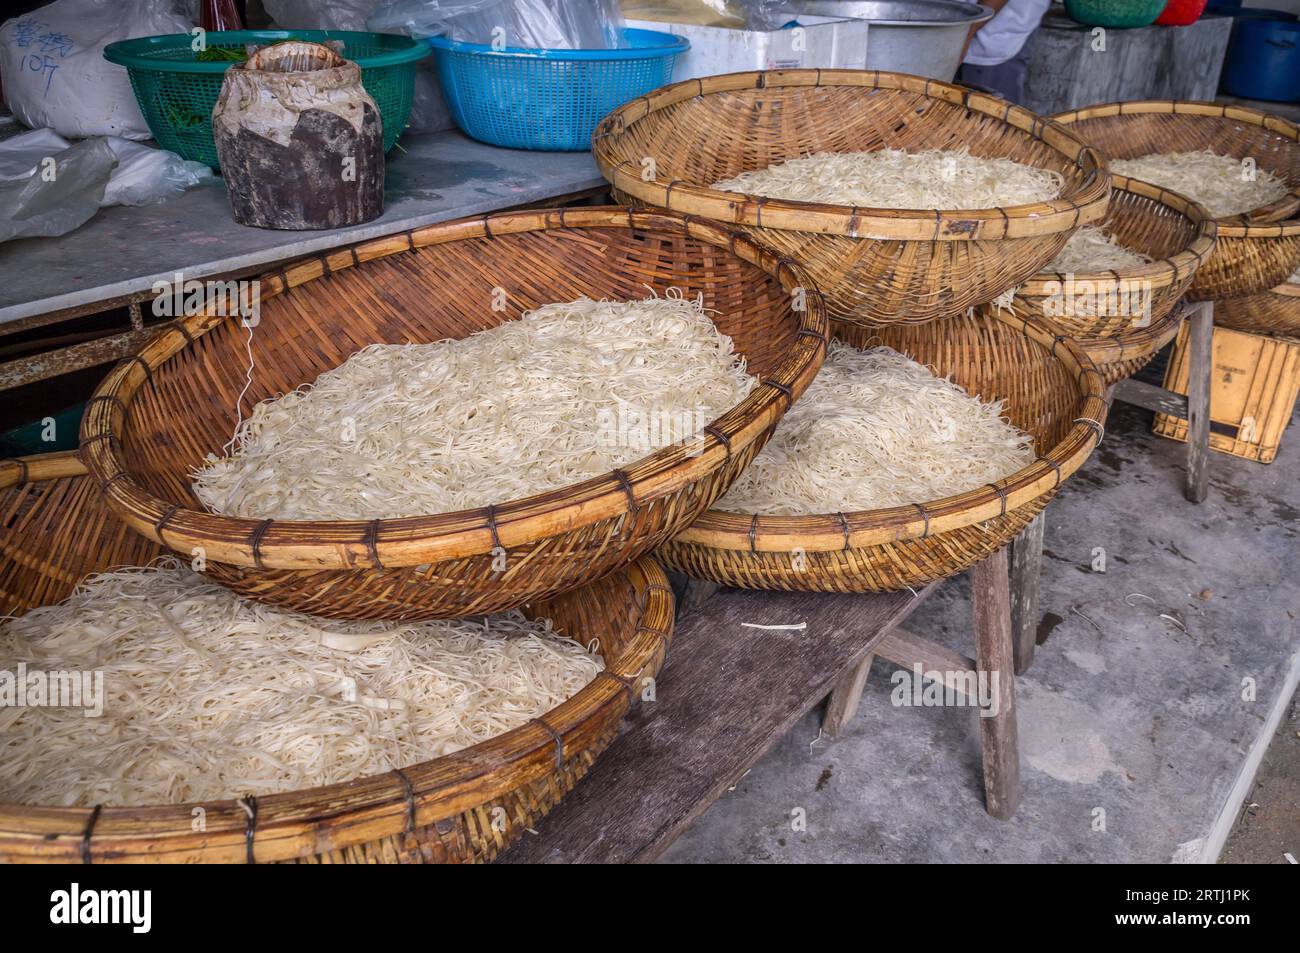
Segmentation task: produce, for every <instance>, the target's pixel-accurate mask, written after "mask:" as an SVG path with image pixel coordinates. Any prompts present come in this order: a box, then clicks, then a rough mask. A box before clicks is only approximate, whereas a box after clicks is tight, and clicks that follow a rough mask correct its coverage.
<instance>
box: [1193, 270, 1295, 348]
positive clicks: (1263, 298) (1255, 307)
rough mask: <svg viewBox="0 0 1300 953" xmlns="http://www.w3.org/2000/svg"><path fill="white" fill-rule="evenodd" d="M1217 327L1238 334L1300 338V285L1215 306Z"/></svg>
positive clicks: (1288, 284)
mask: <svg viewBox="0 0 1300 953" xmlns="http://www.w3.org/2000/svg"><path fill="white" fill-rule="evenodd" d="M1214 323H1215V324H1216V325H1219V326H1221V327H1225V328H1232V329H1233V330H1234V331H1248V332H1251V333H1253V334H1280V335H1282V336H1283V337H1291V338H1300V281H1286V282H1283V283H1282V284H1280V285H1278V286H1277V287H1276V288H1270V289H1269V290H1268V291H1261V292H1259V293H1258V294H1253V295H1247V296H1246V297H1244V298H1229V299H1227V300H1225V301H1220V302H1218V303H1217V304H1215V306H1214Z"/></svg>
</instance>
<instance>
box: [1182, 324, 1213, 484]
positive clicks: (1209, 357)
mask: <svg viewBox="0 0 1300 953" xmlns="http://www.w3.org/2000/svg"><path fill="white" fill-rule="evenodd" d="M1187 321H1188V325H1189V327H1188V333H1189V335H1190V338H1191V340H1190V342H1189V354H1188V358H1189V360H1188V362H1187V371H1188V376H1187V486H1186V488H1185V489H1184V491H1183V493H1184V495H1185V496H1186V497H1187V499H1189V500H1191V501H1192V502H1193V503H1202V502H1204V501H1205V497H1206V495H1207V494H1208V493H1209V489H1210V381H1211V377H1212V369H1213V365H1214V305H1213V303H1211V302H1209V301H1203V302H1200V303H1199V304H1196V305H1193V307H1192V310H1191V314H1190V315H1188V317H1187Z"/></svg>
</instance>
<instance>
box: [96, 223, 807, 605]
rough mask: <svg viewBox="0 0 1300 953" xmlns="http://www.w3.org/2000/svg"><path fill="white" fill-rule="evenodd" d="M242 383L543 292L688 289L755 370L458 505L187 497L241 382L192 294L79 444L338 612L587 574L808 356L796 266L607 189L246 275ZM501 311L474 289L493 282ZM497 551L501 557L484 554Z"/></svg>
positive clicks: (707, 476) (652, 529)
mask: <svg viewBox="0 0 1300 953" xmlns="http://www.w3.org/2000/svg"><path fill="white" fill-rule="evenodd" d="M261 287H262V292H261V321H260V324H258V326H257V327H256V329H255V331H254V333H253V335H252V350H253V357H254V368H255V369H254V372H253V383H252V385H251V387H250V388H249V392H248V395H247V397H246V398H245V401H244V405H243V406H244V410H245V412H246V413H247V412H248V410H249V409H250V408H251V407H252V406H253V404H254V403H256V402H257V401H259V400H261V399H263V398H266V397H268V396H272V395H275V394H278V393H284V392H286V391H288V390H290V389H292V388H294V387H297V386H298V385H300V384H302V383H304V382H309V381H313V380H315V379H316V377H317V376H318V375H320V374H321V373H322V372H323V371H326V370H328V369H330V368H333V367H336V366H338V365H339V364H341V363H342V362H343V361H344V360H345V359H346V358H347V356H348V355H349V354H351V353H353V352H354V351H356V350H358V349H360V348H361V347H363V346H365V345H367V344H371V343H374V342H379V341H384V342H404V341H413V342H416V343H421V342H429V341H437V340H440V339H443V338H447V337H453V338H459V337H464V336H466V335H468V334H470V333H472V332H474V331H477V330H480V329H482V328H486V327H491V326H494V325H496V324H499V323H501V322H503V321H506V320H511V319H513V318H517V317H518V316H519V315H520V314H522V313H523V312H524V311H526V310H528V309H530V308H535V307H538V306H539V305H542V304H545V303H547V302H550V301H566V300H572V299H574V298H577V297H579V296H581V295H588V296H590V297H592V298H596V299H599V298H616V299H640V298H644V297H646V295H647V294H648V291H647V289H654V290H655V291H657V292H659V293H662V292H664V291H665V290H666V289H668V288H671V287H676V288H680V289H682V290H683V291H684V292H686V293H687V294H689V295H695V294H697V293H701V294H703V296H704V305H705V307H707V308H710V309H712V310H713V311H715V312H716V313H715V314H713V315H712V316H713V318H714V321H715V322H716V323H717V325H718V326H719V327H720V328H721V329H722V331H724V332H725V333H726V334H729V335H730V336H731V337H732V339H733V340H734V342H735V345H736V349H737V350H738V351H739V352H740V353H742V354H744V355H745V357H746V359H747V361H748V366H749V370H750V373H752V374H756V375H758V376H759V377H760V378H761V379H762V384H761V385H760V386H758V387H756V388H755V389H754V390H753V392H752V393H751V394H750V395H749V397H747V398H746V399H745V400H744V401H743V402H742V403H740V404H738V405H737V406H736V407H734V408H732V409H731V410H729V411H728V412H727V413H725V414H724V415H722V416H721V417H719V418H718V419H717V420H715V421H713V422H712V423H711V424H709V425H708V426H706V427H705V428H704V431H705V435H704V439H703V441H702V444H701V445H695V444H690V445H686V444H678V445H674V446H670V447H667V448H664V449H662V450H659V451H657V452H656V453H653V454H651V455H649V456H647V457H645V458H643V459H641V460H639V461H637V462H636V463H634V464H632V465H630V466H629V467H627V468H626V469H625V470H619V471H614V472H611V473H609V474H606V475H604V476H601V477H598V478H594V479H590V480H587V481H585V482H583V483H579V484H575V485H573V486H570V487H565V488H562V489H559V490H554V491H551V492H547V493H542V494H538V495H535V496H531V497H527V498H525V499H522V500H513V501H506V500H502V501H501V503H500V504H498V505H494V506H490V507H486V508H482V509H475V510H465V511H460V512H453V513H443V514H438V515H432V516H424V517H412V518H406V519H388V520H372V521H359V520H358V521H295V520H255V519H236V518H231V517H224V516H217V515H215V514H212V513H208V512H205V511H203V510H202V508H201V507H200V505H199V503H198V501H197V499H196V498H195V497H194V495H193V493H192V491H191V487H190V473H191V471H192V470H193V469H194V468H195V466H196V465H198V464H199V462H200V461H201V460H202V459H203V457H204V455H205V454H207V453H209V452H220V449H221V447H222V445H223V444H225V442H226V441H227V440H228V439H229V437H230V434H231V431H232V430H233V428H234V423H235V412H234V409H235V406H236V402H237V401H238V400H239V395H240V391H241V389H242V388H243V386H244V381H243V378H244V374H245V368H246V366H247V356H246V354H245V347H246V334H245V331H244V329H243V327H242V326H241V322H240V320H239V319H238V318H237V317H223V316H220V315H212V314H203V315H197V316H195V317H193V318H188V319H185V320H183V321H181V322H180V324H179V326H178V327H175V328H172V329H170V330H167V331H164V332H163V333H162V334H161V335H160V336H159V337H158V338H156V339H155V340H154V341H153V342H152V343H151V344H149V345H148V346H147V347H145V348H144V350H143V351H141V353H140V355H139V356H138V357H136V358H131V359H129V360H127V361H125V362H123V363H122V364H120V365H119V366H118V367H117V368H116V369H115V370H114V371H113V372H112V373H110V374H109V375H108V377H107V378H106V379H105V380H104V382H103V384H102V385H101V386H100V388H99V391H98V393H97V394H96V396H95V397H94V398H92V400H91V401H90V403H89V405H88V406H87V410H86V415H85V417H84V419H83V423H82V442H81V453H82V458H83V459H84V460H85V461H86V464H87V466H88V467H89V469H90V471H91V473H93V474H94V476H95V478H96V479H97V480H98V481H99V483H100V485H101V487H102V488H103V489H104V492H105V495H106V498H107V501H108V505H109V506H110V508H112V509H113V511H114V512H115V513H116V514H117V515H118V516H119V517H120V518H121V519H123V520H124V521H125V522H126V523H127V524H128V525H129V526H131V527H132V528H133V529H135V530H137V531H138V532H140V533H143V534H144V535H145V536H147V537H149V538H150V539H153V540H156V541H158V542H161V543H162V544H164V545H165V546H166V547H167V548H168V549H171V550H173V551H175V552H177V553H179V554H180V555H181V556H182V557H183V558H184V559H186V560H187V561H189V560H190V559H191V558H192V554H194V553H195V552H198V553H201V554H202V555H203V557H204V559H205V560H206V569H205V572H206V573H207V574H208V575H210V576H211V577H212V578H213V579H215V580H216V581H218V582H221V583H223V584H225V585H227V586H229V587H231V588H232V589H234V590H236V591H237V592H239V593H240V594H241V595H244V596H246V597H248V598H251V599H255V600H258V601H261V602H265V603H268V604H270V605H274V606H278V607H281V608H287V609H294V610H297V611H301V612H306V613H311V614H315V615H320V616H326V617H332V618H345V619H427V618H439V617H441V618H451V617H455V616H463V615H475V614H480V613H485V612H496V611H500V610H503V609H508V608H513V607H517V606H520V605H523V604H524V603H527V602H531V601H534V600H537V599H542V598H546V597H549V596H551V595H555V594H557V593H559V592H563V591H565V590H567V589H572V588H574V587H576V586H579V585H583V584H585V583H588V582H590V581H592V580H594V579H598V578H600V577H601V576H603V575H605V574H606V573H609V572H612V571H614V570H616V569H618V568H620V567H622V566H624V565H626V564H627V563H629V562H631V561H633V560H635V559H636V558H638V557H639V556H641V555H642V554H644V553H646V552H649V551H650V550H651V549H653V548H654V547H655V546H657V545H658V544H659V543H661V542H663V541H664V540H666V539H669V538H670V537H672V536H673V535H675V534H676V533H677V532H678V531H680V530H681V529H683V528H684V527H686V526H687V525H689V524H690V523H691V522H693V521H694V520H695V518H696V517H697V516H698V515H699V514H700V513H703V512H704V511H705V510H706V509H708V507H709V504H710V503H712V501H713V500H714V499H716V498H717V497H718V496H720V495H721V494H722V493H723V492H724V491H725V490H726V488H727V487H728V486H730V485H731V482H732V481H733V480H734V479H735V478H736V476H737V475H738V474H739V473H740V471H741V470H743V469H744V467H745V466H746V464H747V463H748V462H749V460H750V459H751V458H752V457H753V455H754V454H755V453H757V452H758V450H759V448H760V447H761V446H762V444H763V443H764V442H765V441H766V439H767V437H768V435H769V434H770V432H771V430H772V428H773V427H774V426H775V424H776V423H777V421H778V420H780V418H781V417H782V415H783V414H784V413H785V411H786V409H787V408H788V407H789V406H790V405H791V402H792V401H794V400H795V399H797V398H798V397H799V395H800V394H802V393H803V391H804V389H805V388H806V387H807V386H808V383H809V382H810V381H811V380H812V378H813V376H814V375H815V374H816V372H817V370H818V368H819V367H820V366H821V362H822V359H823V357H824V355H825V340H826V334H827V322H826V317H825V311H824V307H823V305H822V302H821V300H820V298H819V296H818V295H817V294H816V293H815V292H808V293H806V294H799V293H796V291H797V290H798V289H806V288H811V287H812V286H811V284H810V283H809V281H808V278H807V277H806V275H805V274H804V273H803V271H802V270H801V269H800V268H799V267H798V266H797V265H795V264H793V263H792V262H790V261H787V260H784V259H782V258H780V257H779V256H777V255H775V254H773V253H772V252H771V251H769V250H766V249H762V248H760V247H759V246H758V245H756V244H755V243H753V242H751V241H749V240H748V239H746V238H744V237H743V236H739V235H737V234H736V233H735V232H734V231H732V230H728V229H726V228H724V227H722V226H719V225H717V224H715V223H711V222H704V221H687V220H686V219H684V218H682V217H681V216H677V215H672V214H665V213H662V212H652V211H646V210H629V209H625V208H605V209H571V210H564V209H560V210H551V211H533V212H519V213H506V214H501V215H492V216H488V217H487V218H481V219H477V220H472V221H461V222H455V223H449V224H444V225H434V226H431V227H429V228H425V229H421V230H419V231H416V232H413V233H409V234H400V235H396V236H391V237H389V238H384V239H379V240H376V241H371V242H366V243H363V244H361V245H357V246H356V247H354V248H350V249H344V250H342V251H338V252H334V253H332V254H330V255H327V256H326V257H324V258H322V259H318V260H314V261H308V262H305V263H303V264H299V265H297V266H294V267H291V268H289V269H288V270H287V271H286V272H284V273H281V274H278V275H272V276H269V277H266V278H264V279H262V285H261ZM500 289H503V290H504V291H505V292H506V293H507V298H506V310H504V311H495V310H493V309H492V308H491V307H489V302H492V301H493V300H494V297H496V298H499V297H500V294H499V290H500ZM503 565H504V567H505V568H504V570H502V566H503Z"/></svg>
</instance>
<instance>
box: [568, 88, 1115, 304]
mask: <svg viewBox="0 0 1300 953" xmlns="http://www.w3.org/2000/svg"><path fill="white" fill-rule="evenodd" d="M886 147H888V148H899V149H906V150H910V151H918V150H922V149H949V148H955V147H964V148H968V149H969V150H970V152H971V153H972V154H974V155H977V156H986V157H1003V158H1009V159H1013V160H1015V161H1018V162H1023V163H1027V164H1029V165H1034V166H1038V167H1042V168H1047V169H1052V170H1054V171H1056V172H1059V173H1060V174H1061V175H1062V176H1063V177H1064V180H1065V184H1064V187H1063V189H1062V192H1061V195H1060V197H1059V198H1058V199H1056V200H1053V201H1052V202H1047V203H1039V204H1037V205H1028V206H1017V207H1011V208H1007V209H984V210H974V211H936V210H911V211H909V210H899V209H858V208H852V207H849V206H838V205H825V204H818V203H810V202H791V201H784V200H778V199H766V198H760V197H755V196H745V195H742V194H740V193H734V192H723V191H718V190H715V189H712V188H711V186H712V183H714V182H717V181H719V180H721V179H724V178H729V177H731V176H734V175H736V174H737V173H739V172H742V171H747V170H751V169H756V168H763V167H766V166H768V165H771V164H773V163H776V162H780V161H782V160H785V159H788V158H792V157H795V156H800V155H809V154H812V153H816V152H857V151H870V150H876V149H881V148H886ZM593 150H594V153H595V155H596V159H597V163H598V164H599V165H600V167H601V171H602V172H603V173H604V175H605V177H606V178H608V179H609V180H610V182H611V183H612V184H613V186H614V188H615V196H616V197H617V198H620V200H624V201H627V200H635V201H637V202H645V203H648V204H651V205H658V206H664V207H667V208H672V209H675V210H679V211H682V212H686V213H689V214H692V215H702V216H706V217H709V218H713V219H716V220H719V221H724V222H730V223H736V224H739V225H742V226H743V227H745V229H746V230H747V231H748V233H749V234H751V235H752V236H754V237H755V238H757V239H758V240H760V241H761V242H763V243H764V244H766V245H769V246H770V247H772V248H775V249H777V250H778V251H779V252H780V253H781V254H783V255H786V256H788V257H790V258H792V259H794V260H796V261H798V262H800V263H801V264H802V265H803V266H804V267H805V268H806V269H807V270H808V273H809V274H810V276H811V277H812V278H813V280H814V281H815V282H816V283H817V286H818V287H819V288H820V289H821V291H822V293H823V294H824V296H825V297H826V301H827V305H828V309H829V313H830V315H831V317H832V318H834V319H835V320H838V321H842V322H847V323H858V324H862V325H864V326H886V325H891V324H922V323H926V322H929V321H933V320H935V319H937V318H942V317H950V316H952V315H956V314H962V313H964V312H965V311H966V310H967V309H968V308H969V307H971V306H974V305H978V304H982V303H985V302H988V301H992V300H993V299H994V298H996V297H998V296H999V295H1000V294H1002V293H1003V292H1005V291H1006V290H1007V289H1008V288H1010V287H1012V286H1013V285H1015V284H1017V283H1019V282H1021V281H1023V280H1025V279H1026V278H1028V277H1030V276H1031V275H1033V274H1035V273H1036V272H1037V271H1038V270H1039V269H1040V268H1042V266H1043V265H1045V264H1046V263H1047V262H1048V261H1050V260H1051V258H1052V257H1053V256H1054V255H1055V254H1056V253H1057V252H1058V251H1059V250H1060V248H1061V246H1062V245H1063V244H1064V243H1065V241H1066V239H1067V238H1068V236H1069V234H1070V232H1071V231H1072V230H1073V229H1074V228H1075V227H1077V226H1078V225H1080V224H1084V223H1087V222H1091V221H1096V220H1098V219H1100V218H1101V216H1102V215H1103V214H1104V211H1105V205H1106V199H1107V195H1108V193H1109V180H1108V178H1107V176H1106V170H1105V165H1104V162H1103V161H1102V160H1101V159H1100V157H1099V156H1098V155H1097V154H1096V153H1095V152H1093V151H1092V150H1090V149H1087V148H1086V147H1085V146H1084V145H1083V144H1082V143H1081V142H1080V141H1079V140H1078V139H1077V138H1075V137H1074V136H1073V135H1072V134H1071V133H1069V132H1067V131H1066V130H1064V129H1063V128H1061V127H1056V126H1053V125H1052V124H1050V123H1047V122H1045V121H1044V120H1042V119H1040V118H1038V117H1036V116H1034V115H1033V114H1032V113H1029V112H1028V111H1026V110H1023V109H1020V108H1019V107H1011V106H1008V105H1007V104H1006V103H1005V102H1004V101H1002V100H998V99H995V98H993V97H989V96H984V95H983V94H979V93H973V92H971V91H970V90H966V89H963V88H961V87H958V86H952V85H950V84H947V83H939V82H936V81H933V80H924V79H920V78H918V77H911V76H904V75H901V74H891V73H876V72H858V71H852V70H788V71H781V72H772V73H738V74H731V75H726V76H714V77H708V78H705V79H701V80H690V81H687V82H685V83H678V84H676V85H674V86H669V87H665V88H664V89H661V90H658V91H656V92H655V93H652V94H651V95H650V96H647V97H643V98H642V99H640V100H636V101H634V102H632V103H629V104H628V105H626V106H624V107H623V108H622V109H620V110H618V111H617V112H615V113H613V114H612V115H611V116H609V117H607V118H606V119H605V120H604V122H602V124H601V126H600V127H598V128H597V132H596V135H595V136H594V138H593ZM651 159H652V160H653V166H652V168H653V175H649V174H647V172H646V170H647V160H651Z"/></svg>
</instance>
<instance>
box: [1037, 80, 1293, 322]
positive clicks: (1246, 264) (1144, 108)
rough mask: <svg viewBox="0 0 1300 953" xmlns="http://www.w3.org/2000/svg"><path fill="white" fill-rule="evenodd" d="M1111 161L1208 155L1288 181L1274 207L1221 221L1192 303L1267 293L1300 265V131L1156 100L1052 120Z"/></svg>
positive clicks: (1241, 113)
mask: <svg viewBox="0 0 1300 953" xmlns="http://www.w3.org/2000/svg"><path fill="white" fill-rule="evenodd" d="M1052 119H1054V120H1055V121H1057V122H1059V123H1062V124H1063V125H1066V126H1068V127H1069V128H1071V129H1074V130H1075V131H1077V132H1078V134H1079V135H1080V136H1081V137H1083V138H1084V139H1086V140H1087V141H1088V142H1090V143H1091V144H1092V145H1094V146H1096V147H1097V148H1098V149H1100V150H1101V151H1102V152H1103V153H1105V155H1106V157H1107V158H1108V159H1135V158H1138V157H1140V156H1144V155H1151V154H1152V153H1157V152H1164V153H1169V152H1195V151H1199V150H1202V149H1209V150H1210V151H1212V152H1217V153H1219V154H1220V155H1230V156H1235V157H1237V158H1239V159H1245V158H1250V159H1253V160H1254V161H1255V163H1256V167H1257V168H1260V169H1264V170H1266V171H1268V172H1272V173H1273V174H1275V175H1279V176H1281V177H1283V178H1284V179H1285V180H1286V182H1287V185H1288V186H1289V187H1290V191H1289V192H1288V193H1287V194H1286V195H1285V196H1283V197H1282V198H1280V199H1278V200H1277V201H1275V202H1270V203H1269V204H1268V205H1264V206H1262V207H1260V208H1257V209H1253V210H1251V211H1250V212H1246V213H1243V214H1240V215H1228V216H1224V217H1222V218H1218V219H1216V220H1215V221H1216V223H1217V224H1218V243H1217V244H1216V246H1215V248H1214V251H1213V252H1212V253H1211V254H1210V256H1209V258H1207V259H1206V260H1205V261H1204V262H1203V263H1202V264H1201V266H1200V268H1199V269H1198V270H1197V273H1196V276H1195V277H1194V278H1193V279H1192V283H1191V285H1190V286H1189V288H1188V291H1187V296H1188V297H1189V298H1190V299H1191V300H1193V301H1219V300H1221V299H1223V298H1235V297H1240V296H1242V295H1249V294H1255V293H1257V292H1260V291H1266V290H1268V289H1269V288H1272V287H1273V286H1275V285H1277V284H1280V283H1281V282H1283V281H1285V280H1286V278H1287V276H1288V275H1290V274H1291V272H1292V271H1294V270H1295V268H1296V267H1297V266H1300V220H1297V221H1284V220H1285V219H1292V218H1294V217H1295V215H1296V213H1297V212H1298V211H1300V126H1297V125H1296V124H1295V123H1293V122H1290V121H1288V120H1286V119H1283V118H1282V117H1280V116H1274V115H1271V114H1269V113H1264V112H1260V111H1259V110H1257V109H1248V108H1246V107H1244V106H1231V105H1227V104H1225V103H1202V102H1176V101H1169V100H1151V101H1142V102H1131V103H1106V104H1104V105H1098V106H1088V107H1085V108H1083V109H1075V110H1071V111H1070V112H1064V113H1059V114H1058V115H1055V116H1053V117H1052Z"/></svg>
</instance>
